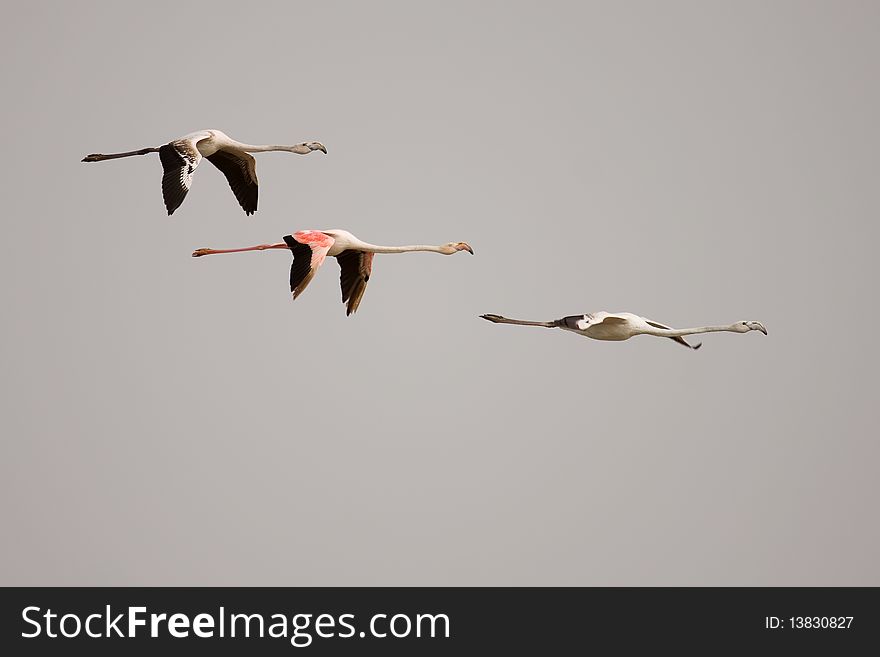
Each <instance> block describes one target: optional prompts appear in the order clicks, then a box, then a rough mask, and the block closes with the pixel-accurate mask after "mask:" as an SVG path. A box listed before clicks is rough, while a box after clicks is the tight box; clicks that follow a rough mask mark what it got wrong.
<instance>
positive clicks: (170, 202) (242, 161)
mask: <svg viewBox="0 0 880 657" xmlns="http://www.w3.org/2000/svg"><path fill="white" fill-rule="evenodd" d="M268 151H287V152H291V153H298V154H299V155H306V154H308V153H311V152H312V151H322V152H323V153H326V152H327V149H326V148H324V145H323V144H321V143H320V142H317V141H312V142H303V143H302V144H296V145H295V146H252V145H250V144H243V143H241V142H238V141H235V140H234V139H232V138H231V137H230V136H229V135H227V134H226V133H224V132H221V131H220V130H199V131H197V132H191V133H190V134H188V135H184V136H183V137H181V138H180V139H175V140H174V141H171V142H168V143H167V144H165V145H163V146H160V147H158V148H142V149H140V150H137V151H129V152H127V153H111V154H108V155H104V154H103V153H93V154H91V155H87V156H86V157H84V158H83V159H82V161H83V162H101V161H103V160H113V159H117V158H121V157H131V156H133V155H146V154H147V153H159V160H160V161H161V163H162V169H163V175H162V198H163V200H164V201H165V209H166V210H167V211H168V215H169V216H170V215H172V214H174V211H175V210H176V209H177V208H179V207H180V205H181V204H182V203H183V200H184V199H185V198H186V195H187V194H188V193H189V190H190V187H191V186H192V179H193V173H194V172H195V170H196V167H198V166H199V164H200V163H201V161H202V159H207V160H208V161H209V162H211V164H213V165H214V166H215V167H217V168H218V169H220V171H221V172H222V173H223V175H224V176H226V180H227V182H228V183H229V187H230V189H232V193H233V194H234V195H235V198H236V200H237V201H238V203H239V205H240V206H241V209H242V210H244V211H245V214H248V215H251V214H253V213H254V212H256V211H257V199H258V191H259V183H258V180H257V161H256V160H255V159H254V157H253V156H252V155H251V153H261V152H268Z"/></svg>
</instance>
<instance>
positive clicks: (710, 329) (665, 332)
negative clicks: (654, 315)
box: [641, 324, 739, 338]
mask: <svg viewBox="0 0 880 657" xmlns="http://www.w3.org/2000/svg"><path fill="white" fill-rule="evenodd" d="M717 331H730V332H732V333H738V332H739V331H737V329H736V324H731V325H729V326H697V327H695V328H684V329H661V328H655V327H653V326H651V327H649V328H647V329H642V331H641V332H642V333H644V334H646V335H657V336H660V337H663V338H680V337H682V336H685V335H696V334H698V333H715V332H717Z"/></svg>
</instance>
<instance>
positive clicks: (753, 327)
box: [733, 321, 767, 335]
mask: <svg viewBox="0 0 880 657" xmlns="http://www.w3.org/2000/svg"><path fill="white" fill-rule="evenodd" d="M733 327H734V330H736V332H737V333H748V332H749V331H760V332H761V333H763V334H764V335H767V329H766V328H764V325H763V324H762V323H761V322H750V321H743V322H737V323H736V324H734V325H733Z"/></svg>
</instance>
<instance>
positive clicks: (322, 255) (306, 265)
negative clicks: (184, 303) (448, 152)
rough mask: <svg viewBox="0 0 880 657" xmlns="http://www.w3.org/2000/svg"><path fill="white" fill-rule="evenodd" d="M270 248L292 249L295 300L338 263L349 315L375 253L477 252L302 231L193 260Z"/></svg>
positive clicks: (458, 245) (456, 245)
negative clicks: (328, 262)
mask: <svg viewBox="0 0 880 657" xmlns="http://www.w3.org/2000/svg"><path fill="white" fill-rule="evenodd" d="M268 249H289V250H290V252H291V253H292V254H293V263H292V264H291V266H290V290H291V292H292V293H293V298H294V299H296V298H297V297H298V296H299V295H300V294H302V293H303V291H304V290H305V289H306V287H307V286H308V284H309V283H310V282H311V280H312V278H314V276H315V274H316V273H317V271H318V269H319V268H320V266H321V265H322V264H323V263H324V260H325V259H326V258H327V256H331V257H334V258H336V260H337V262H339V267H340V277H339V284H340V287H341V288H342V302H343V303H345V304H346V315H351V314H352V313H354V312H355V311H356V310H357V309H358V306H359V305H360V302H361V299H362V298H363V295H364V292H365V291H366V288H367V282H368V281H369V280H370V275H371V274H372V270H373V256H374V254H376V253H409V252H413V251H429V252H433V253H440V254H443V255H452V254H453V253H457V252H459V251H467V252H469V253H470V254H471V255H473V253H474V250H473V249H472V248H471V247H470V245H469V244H467V243H466V242H449V243H447V244H441V245H439V246H433V245H424V244H414V245H410V246H381V245H378V244H370V243H368V242H364V241H362V240H360V239H358V238H357V237H355V236H354V235H352V234H351V233H350V232H348V231H347V230H342V229H339V228H335V229H333V230H301V231H297V232H295V233H293V234H292V235H285V236H284V242H281V243H279V244H258V245H257V246H248V247H244V248H238V249H197V250H196V251H193V254H192V255H193V257H194V258H198V257H201V256H206V255H215V254H219V253H241V252H244V251H265V250H268Z"/></svg>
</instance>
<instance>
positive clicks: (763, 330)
mask: <svg viewBox="0 0 880 657" xmlns="http://www.w3.org/2000/svg"><path fill="white" fill-rule="evenodd" d="M758 330H759V331H760V332H761V333H763V334H764V335H767V329H765V328H764V326H763V325H762V326H761V328H759V329H758Z"/></svg>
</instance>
